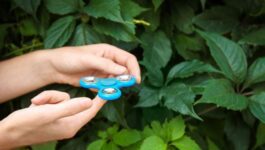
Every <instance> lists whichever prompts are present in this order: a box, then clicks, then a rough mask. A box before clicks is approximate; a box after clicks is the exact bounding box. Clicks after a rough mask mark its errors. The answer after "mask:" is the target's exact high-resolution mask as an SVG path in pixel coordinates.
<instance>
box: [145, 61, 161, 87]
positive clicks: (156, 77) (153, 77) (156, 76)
mask: <svg viewBox="0 0 265 150" xmlns="http://www.w3.org/2000/svg"><path fill="white" fill-rule="evenodd" d="M142 65H144V66H145V68H146V70H147V72H146V74H147V78H148V81H149V82H150V84H151V85H153V86H155V87H161V86H162V85H163V83H164V75H163V73H162V71H161V69H160V68H158V67H156V66H151V65H146V64H145V62H142Z"/></svg>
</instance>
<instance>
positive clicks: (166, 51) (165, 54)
mask: <svg viewBox="0 0 265 150" xmlns="http://www.w3.org/2000/svg"><path fill="white" fill-rule="evenodd" d="M141 41H142V44H141V46H142V48H143V49H144V54H143V55H144V59H143V61H144V65H149V66H156V67H157V68H161V67H165V66H166V65H167V63H168V61H169V60H170V58H171V54H172V49H171V44H170V40H169V39H168V37H167V36H166V34H165V33H164V32H162V31H157V32H154V33H144V34H143V35H142V36H141Z"/></svg>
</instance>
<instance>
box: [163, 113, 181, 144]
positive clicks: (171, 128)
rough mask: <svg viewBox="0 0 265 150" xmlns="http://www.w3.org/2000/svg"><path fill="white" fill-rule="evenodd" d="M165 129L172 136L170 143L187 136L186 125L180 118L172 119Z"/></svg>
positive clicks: (165, 125)
mask: <svg viewBox="0 0 265 150" xmlns="http://www.w3.org/2000/svg"><path fill="white" fill-rule="evenodd" d="M163 127H164V128H165V129H166V130H167V132H168V134H169V135H170V141H174V140H177V139H179V138H181V137H182V136H184V134H185V123H184V120H183V119H182V118H181V117H180V116H178V117H176V118H174V119H171V120H170V121H169V122H168V123H164V125H163Z"/></svg>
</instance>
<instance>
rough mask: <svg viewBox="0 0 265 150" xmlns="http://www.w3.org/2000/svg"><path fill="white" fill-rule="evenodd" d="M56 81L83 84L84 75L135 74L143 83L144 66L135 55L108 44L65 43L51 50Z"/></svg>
mask: <svg viewBox="0 0 265 150" xmlns="http://www.w3.org/2000/svg"><path fill="white" fill-rule="evenodd" d="M50 62H51V66H52V67H51V68H52V69H53V71H52V72H54V75H53V81H54V82H56V83H63V84H70V85H74V86H78V85H79V79H80V78H81V77H83V76H89V75H92V76H97V77H109V76H114V75H120V74H124V73H129V74H132V75H134V76H135V77H136V79H137V82H138V83H140V81H141V77H140V68H139V64H138V62H137V59H136V57H135V56H134V55H132V54H130V53H128V52H126V51H124V50H121V49H119V48H117V47H115V46H111V45H108V44H95V45H88V46H80V47H63V48H58V49H55V50H52V51H50Z"/></svg>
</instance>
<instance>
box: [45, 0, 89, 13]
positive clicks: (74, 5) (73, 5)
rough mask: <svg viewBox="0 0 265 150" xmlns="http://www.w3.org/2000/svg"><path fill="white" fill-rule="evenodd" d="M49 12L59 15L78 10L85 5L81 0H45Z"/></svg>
mask: <svg viewBox="0 0 265 150" xmlns="http://www.w3.org/2000/svg"><path fill="white" fill-rule="evenodd" d="M45 2H46V7H47V9H48V10H49V12H51V13H54V14H59V15H66V14H69V13H74V12H78V11H79V10H80V9H82V8H83V7H84V5H85V3H84V2H83V0H46V1H45Z"/></svg>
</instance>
